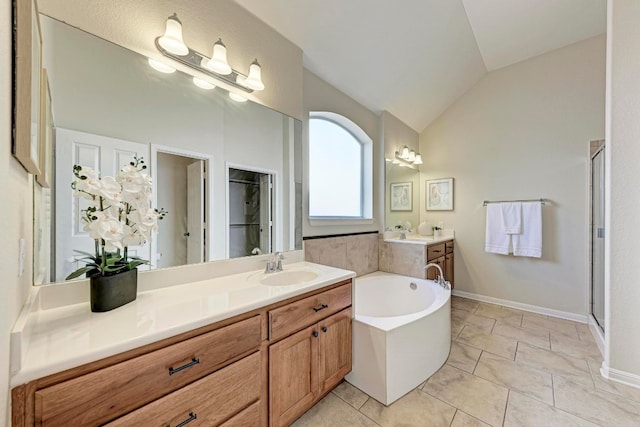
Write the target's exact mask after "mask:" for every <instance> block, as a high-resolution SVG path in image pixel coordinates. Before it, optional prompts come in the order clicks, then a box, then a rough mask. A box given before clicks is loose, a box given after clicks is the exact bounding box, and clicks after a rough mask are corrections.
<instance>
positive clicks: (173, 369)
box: [169, 357, 200, 425]
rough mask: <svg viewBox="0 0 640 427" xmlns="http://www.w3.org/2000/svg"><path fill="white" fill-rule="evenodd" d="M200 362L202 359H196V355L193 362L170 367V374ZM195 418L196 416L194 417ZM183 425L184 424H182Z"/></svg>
mask: <svg viewBox="0 0 640 427" xmlns="http://www.w3.org/2000/svg"><path fill="white" fill-rule="evenodd" d="M198 363H200V359H196V358H195V357H194V358H193V359H191V362H189V363H187V364H186V365H182V366H178V367H177V368H169V375H173V374H175V373H176V372H180V371H182V370H183V369H187V368H190V367H192V366H194V365H197V364H198ZM194 419H195V418H194ZM181 425H182V424H181Z"/></svg>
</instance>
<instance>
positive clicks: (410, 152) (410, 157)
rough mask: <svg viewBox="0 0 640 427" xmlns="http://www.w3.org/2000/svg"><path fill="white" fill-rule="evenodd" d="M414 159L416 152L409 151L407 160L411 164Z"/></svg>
mask: <svg viewBox="0 0 640 427" xmlns="http://www.w3.org/2000/svg"><path fill="white" fill-rule="evenodd" d="M415 159H416V152H415V151H413V150H411V151H409V157H407V160H408V161H410V162H413V161H414V160H415Z"/></svg>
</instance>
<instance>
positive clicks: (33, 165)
mask: <svg viewBox="0 0 640 427" xmlns="http://www.w3.org/2000/svg"><path fill="white" fill-rule="evenodd" d="M14 7H15V10H14V12H15V23H16V24H15V25H16V27H17V31H16V34H17V36H16V38H15V41H14V44H15V45H14V48H15V52H16V55H15V76H16V79H15V86H14V99H15V100H16V103H15V105H14V109H15V110H14V123H13V126H14V129H15V132H14V138H13V141H12V144H11V152H12V153H13V155H14V157H15V158H16V159H17V160H18V161H19V162H20V163H21V164H22V166H23V167H24V168H25V169H26V171H27V172H29V173H30V174H33V175H37V174H38V173H40V147H39V139H40V108H41V105H40V95H41V88H40V85H41V78H42V75H41V73H42V72H41V68H42V37H41V33H40V24H39V18H38V10H37V8H36V4H35V1H34V0H27V1H17V2H14Z"/></svg>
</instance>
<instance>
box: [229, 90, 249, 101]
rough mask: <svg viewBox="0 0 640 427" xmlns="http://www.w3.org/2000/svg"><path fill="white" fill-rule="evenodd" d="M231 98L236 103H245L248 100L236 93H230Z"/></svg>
mask: <svg viewBox="0 0 640 427" xmlns="http://www.w3.org/2000/svg"><path fill="white" fill-rule="evenodd" d="M229 98H231V99H233V100H234V101H236V102H245V101H246V100H247V98H245V97H244V96H242V95H239V94H237V93H235V92H229Z"/></svg>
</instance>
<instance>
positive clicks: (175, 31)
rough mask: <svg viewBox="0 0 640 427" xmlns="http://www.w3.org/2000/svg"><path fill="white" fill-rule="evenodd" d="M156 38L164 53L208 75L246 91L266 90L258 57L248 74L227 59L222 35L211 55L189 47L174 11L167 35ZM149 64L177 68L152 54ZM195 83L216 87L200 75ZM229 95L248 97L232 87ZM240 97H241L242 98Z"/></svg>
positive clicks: (207, 87)
mask: <svg viewBox="0 0 640 427" xmlns="http://www.w3.org/2000/svg"><path fill="white" fill-rule="evenodd" d="M155 42H156V48H157V49H158V51H159V52H160V53H161V54H162V55H164V56H165V57H167V58H169V59H171V60H173V61H176V62H179V63H180V64H182V65H185V66H187V67H189V68H191V69H193V70H196V71H198V72H199V73H202V74H204V75H206V76H208V77H211V78H213V79H216V80H219V81H222V82H224V83H226V84H228V85H230V86H232V87H234V88H236V89H240V90H242V91H244V92H247V93H252V92H253V91H257V90H264V83H263V82H262V68H261V66H260V64H259V63H258V60H257V59H256V60H254V61H253V62H252V63H251V65H250V66H249V73H248V75H245V74H242V73H241V72H239V71H237V70H234V69H233V68H231V66H230V65H229V63H228V61H227V48H226V46H225V45H224V43H223V42H222V39H218V41H217V42H215V43H214V45H213V52H212V54H211V58H208V57H206V56H205V55H203V54H202V53H200V52H198V51H195V50H193V49H191V48H189V47H188V46H187V45H186V44H185V43H184V41H183V40H182V23H181V22H180V20H179V19H178V16H177V15H176V14H175V13H174V14H173V15H171V16H170V17H169V18H167V26H166V30H165V33H164V35H163V36H160V37H157V38H156V40H155ZM149 65H151V66H152V67H153V68H154V69H156V70H158V71H161V72H163V73H172V72H174V71H175V68H173V67H170V66H168V65H166V64H164V63H162V62H160V61H157V60H154V59H151V58H150V59H149ZM169 70H172V71H169ZM193 83H194V84H195V85H196V86H198V87H200V88H202V89H213V88H215V87H216V85H214V84H213V83H211V82H209V81H207V80H204V79H202V78H199V77H194V78H193ZM229 97H230V98H231V99H233V100H236V101H238V102H244V101H246V100H247V98H246V97H245V96H243V95H240V94H238V93H234V92H231V91H229ZM240 98H242V100H240Z"/></svg>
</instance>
